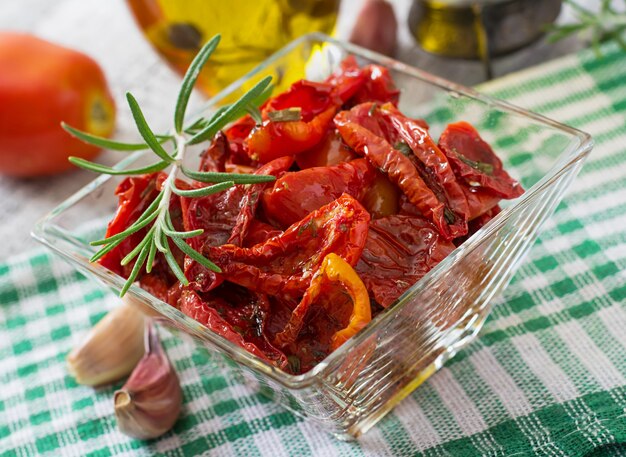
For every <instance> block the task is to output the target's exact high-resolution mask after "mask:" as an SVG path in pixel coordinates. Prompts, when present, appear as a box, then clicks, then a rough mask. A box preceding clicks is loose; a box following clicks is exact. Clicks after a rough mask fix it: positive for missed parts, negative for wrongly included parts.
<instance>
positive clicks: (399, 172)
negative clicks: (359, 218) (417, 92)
mask: <svg viewBox="0 0 626 457" xmlns="http://www.w3.org/2000/svg"><path fill="white" fill-rule="evenodd" d="M389 106H390V105H389ZM380 111H381V110H380V109H379V108H378V107H377V106H376V105H375V104H372V103H363V104H361V105H357V106H355V107H354V108H352V109H351V110H350V111H342V112H340V113H339V114H337V116H335V125H336V126H337V129H338V130H339V132H340V133H341V135H342V137H343V139H344V141H345V142H346V143H347V144H348V145H349V146H350V147H351V148H353V149H354V150H355V151H356V152H358V153H359V154H363V155H364V156H365V157H366V158H367V159H368V160H369V161H370V162H371V163H372V164H374V165H375V166H376V167H378V168H379V169H380V170H381V171H382V172H383V173H385V174H387V176H388V177H389V179H390V180H391V182H393V183H395V184H396V185H397V186H398V187H399V188H400V189H401V190H402V191H403V192H404V194H405V195H406V196H407V197H408V199H409V201H411V203H413V204H414V205H415V206H416V207H417V208H418V209H419V210H420V212H421V213H422V214H423V215H424V216H425V217H427V218H429V219H431V220H432V221H433V222H434V223H435V225H436V226H437V228H438V229H439V230H440V232H441V234H442V235H443V236H444V237H445V238H446V239H453V238H455V237H458V236H462V235H464V234H466V233H467V201H466V200H465V196H464V194H463V192H462V190H460V187H459V189H458V190H459V191H460V195H459V194H458V193H456V192H455V193H454V194H453V196H450V195H449V193H448V192H447V188H448V187H452V185H453V184H452V183H451V182H450V181H451V180H452V181H455V178H454V175H452V172H451V170H449V168H448V171H449V173H446V174H445V175H443V174H441V173H438V172H436V171H434V170H432V169H431V167H434V166H436V165H437V164H439V165H442V164H443V162H442V161H445V156H443V154H441V155H440V156H439V155H437V157H433V158H430V157H429V155H436V153H433V152H432V151H433V150H432V149H431V148H428V149H426V150H423V151H422V150H421V149H418V151H419V153H420V155H423V156H424V160H425V161H426V163H424V162H422V161H421V160H419V157H417V156H416V155H415V154H414V153H413V152H412V150H411V149H410V148H409V150H408V151H404V153H403V152H401V150H399V149H398V148H397V147H394V146H392V145H391V144H390V143H389V141H388V140H387V139H386V138H390V139H391V140H394V139H397V138H402V137H401V134H400V132H399V131H398V130H397V126H396V125H394V123H393V122H391V121H390V120H389V119H387V118H385V117H384V116H382V115H381V114H380ZM395 118H396V116H394V119H395ZM407 119H408V118H407ZM409 121H410V120H408V121H407V122H409ZM410 125H411V129H415V130H417V131H418V132H419V133H420V134H422V133H424V132H425V130H424V129H423V128H422V127H421V126H420V125H419V123H417V122H414V123H411V124H410ZM426 135H427V133H426ZM424 141H426V140H425V139H424ZM415 142H417V140H415ZM432 144H433V145H434V143H432ZM398 147H399V146H398ZM445 164H447V161H446V162H445ZM444 185H445V186H446V187H444ZM456 185H457V186H458V184H456ZM430 186H432V188H431V187H430ZM433 188H434V189H433ZM452 202H453V203H454V207H452ZM463 205H465V207H463Z"/></svg>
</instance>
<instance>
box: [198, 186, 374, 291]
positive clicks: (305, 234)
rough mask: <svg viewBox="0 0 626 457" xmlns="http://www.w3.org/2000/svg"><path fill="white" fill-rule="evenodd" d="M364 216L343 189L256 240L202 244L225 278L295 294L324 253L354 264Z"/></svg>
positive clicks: (362, 239) (361, 240)
mask: <svg viewBox="0 0 626 457" xmlns="http://www.w3.org/2000/svg"><path fill="white" fill-rule="evenodd" d="M369 219H370V216H369V213H368V212H367V211H366V210H365V209H364V208H363V207H362V206H361V204H360V203H359V202H358V201H356V200H355V199H354V198H352V197H351V196H349V195H347V194H345V195H342V196H341V197H339V198H338V199H337V200H335V201H333V202H332V203H329V204H328V205H325V206H323V207H321V208H320V209H319V210H317V211H314V212H312V213H311V214H309V215H308V216H307V217H305V218H304V219H302V220H301V221H299V222H298V223H296V224H294V225H292V226H291V227H289V228H288V229H287V230H286V231H285V232H284V233H282V234H280V235H278V236H275V237H274V238H270V239H269V240H267V241H266V242H264V243H262V244H257V245H255V246H252V247H250V248H242V247H238V246H234V245H232V244H227V245H224V246H219V247H211V246H205V249H204V252H205V254H206V255H207V257H209V258H210V259H211V260H212V261H213V262H215V263H216V264H217V265H218V266H219V267H220V268H221V269H222V275H223V277H224V278H225V279H227V280H228V281H231V282H233V283H235V284H239V285H242V286H244V287H247V288H248V289H250V290H253V291H257V292H261V293H267V294H269V295H278V294H284V295H286V296H291V297H297V296H300V295H302V294H303V293H304V292H305V290H306V289H307V287H308V285H309V282H310V277H311V275H312V274H314V273H315V271H317V269H318V268H319V266H320V265H321V263H322V260H323V259H324V257H325V256H326V255H327V254H329V253H331V252H334V253H335V254H337V255H339V256H340V257H342V258H343V259H344V260H345V261H346V262H348V263H349V264H350V265H354V264H356V262H357V260H358V259H359V257H360V255H361V251H362V250H363V246H364V245H365V239H366V238H367V226H368V223H369Z"/></svg>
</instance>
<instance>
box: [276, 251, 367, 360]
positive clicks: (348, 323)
mask: <svg viewBox="0 0 626 457" xmlns="http://www.w3.org/2000/svg"><path fill="white" fill-rule="evenodd" d="M314 302H319V303H320V304H321V306H322V307H323V308H324V310H325V311H326V313H327V314H328V315H330V316H331V317H334V318H335V320H336V321H337V322H338V327H339V328H338V329H336V330H335V331H334V333H333V334H332V336H331V338H330V348H331V350H335V349H337V348H338V347H339V346H341V345H342V344H343V343H345V342H346V341H347V340H348V339H349V338H350V337H351V336H353V335H354V334H356V333H357V332H358V331H359V330H361V329H362V328H363V327H365V326H366V325H367V324H368V323H369V321H371V320H372V314H371V310H370V300H369V297H368V295H367V289H366V288H365V286H364V285H363V281H361V279H360V278H359V276H358V275H357V274H356V272H355V271H354V269H353V268H352V266H350V264H349V263H347V262H346V261H345V260H343V259H342V258H341V257H339V256H338V255H336V254H333V253H330V254H328V255H327V256H326V257H325V258H324V260H323V262H322V265H321V266H320V268H319V270H317V272H316V273H315V274H314V275H313V278H312V279H311V284H310V286H309V287H308V289H307V290H306V292H305V294H304V297H303V298H302V300H301V301H300V303H299V304H298V306H296V308H295V309H294V310H293V312H292V314H291V317H290V318H289V321H288V322H287V324H286V325H285V328H284V329H283V330H282V331H281V332H280V333H279V334H278V335H276V338H275V340H274V341H275V343H276V345H277V346H278V347H285V346H287V345H289V344H291V343H293V342H295V341H296V339H297V338H298V335H299V333H300V331H301V330H302V326H303V325H304V320H305V318H306V316H307V313H308V312H309V309H310V307H311V305H312V304H313V303H314ZM346 308H347V309H349V312H348V318H347V319H346V316H341V314H346V313H345V311H344V312H343V313H341V310H342V309H344V310H345V309H346ZM338 311H339V313H338ZM337 314H339V315H337ZM342 317H343V319H342ZM334 327H337V325H335V326H334Z"/></svg>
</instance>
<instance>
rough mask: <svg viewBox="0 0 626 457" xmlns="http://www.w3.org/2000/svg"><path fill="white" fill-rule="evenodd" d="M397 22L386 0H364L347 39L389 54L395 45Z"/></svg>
mask: <svg viewBox="0 0 626 457" xmlns="http://www.w3.org/2000/svg"><path fill="white" fill-rule="evenodd" d="M397 33H398V22H397V20H396V15H395V13H394V10H393V6H392V5H391V3H389V1H388V0H365V3H364V4H363V6H362V9H361V11H360V12H359V14H358V16H357V19H356V23H355V24H354V28H353V29H352V33H351V35H350V39H349V41H350V42H351V43H354V44H358V45H359V46H363V47H364V48H368V49H371V50H372V51H376V52H380V53H381V54H385V55H388V56H391V55H393V54H394V53H395V50H396V47H397Z"/></svg>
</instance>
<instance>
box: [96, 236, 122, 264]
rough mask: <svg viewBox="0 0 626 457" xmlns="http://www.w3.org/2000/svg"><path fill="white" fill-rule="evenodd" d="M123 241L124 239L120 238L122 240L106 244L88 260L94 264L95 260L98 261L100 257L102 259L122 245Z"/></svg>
mask: <svg viewBox="0 0 626 457" xmlns="http://www.w3.org/2000/svg"><path fill="white" fill-rule="evenodd" d="M124 240H125V238H122V239H119V240H116V241H113V242H112V243H109V244H107V245H106V246H104V247H103V248H102V249H100V250H99V251H98V252H96V253H95V254H94V255H92V256H91V258H90V259H89V261H90V262H95V261H97V260H100V259H101V258H102V257H104V256H105V255H107V254H108V253H109V252H111V251H112V250H113V249H115V248H116V247H118V246H119V245H120V244H122V242H123V241H124Z"/></svg>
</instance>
